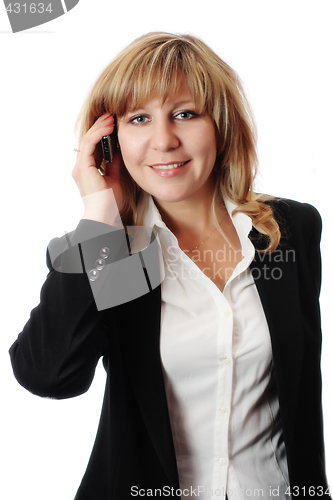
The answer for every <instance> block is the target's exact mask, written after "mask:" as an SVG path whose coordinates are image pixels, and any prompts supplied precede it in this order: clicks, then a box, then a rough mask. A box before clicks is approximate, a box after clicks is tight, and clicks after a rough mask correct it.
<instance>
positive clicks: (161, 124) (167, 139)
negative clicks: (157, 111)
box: [150, 120, 180, 152]
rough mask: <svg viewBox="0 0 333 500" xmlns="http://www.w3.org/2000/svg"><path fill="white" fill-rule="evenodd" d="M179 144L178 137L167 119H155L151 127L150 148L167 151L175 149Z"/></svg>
mask: <svg viewBox="0 0 333 500" xmlns="http://www.w3.org/2000/svg"><path fill="white" fill-rule="evenodd" d="M179 144H180V140H179V137H178V135H177V133H176V131H175V129H174V127H173V124H172V123H170V121H169V120H156V121H155V123H154V125H153V127H152V135H151V143H150V146H151V148H152V149H156V150H158V151H162V152H167V151H170V150H172V149H176V148H177V147H178V146H179Z"/></svg>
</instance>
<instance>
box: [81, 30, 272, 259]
mask: <svg viewBox="0 0 333 500" xmlns="http://www.w3.org/2000/svg"><path fill="white" fill-rule="evenodd" d="M184 81H185V82H186V83H187V86H188V89H189V91H190V93H191V95H192V97H193V98H194V100H195V102H196V105H197V106H198V107H199V108H200V110H201V111H205V112H207V113H208V114H209V115H210V116H211V118H212V119H213V120H214V123H215V127H216V140H217V158H216V163H215V166H214V170H213V171H214V175H215V180H216V183H215V192H214V198H213V203H212V211H213V215H214V218H215V222H216V223H217V220H216V216H215V211H214V206H215V202H218V203H223V197H228V198H229V199H230V200H231V201H232V202H234V203H235V204H236V205H237V209H236V210H235V212H242V213H245V214H247V215H249V216H250V217H251V219H252V221H253V225H254V226H255V227H256V229H257V230H258V231H259V232H260V233H262V234H263V235H266V237H267V243H268V244H267V246H266V248H265V250H264V251H266V252H271V251H274V250H275V249H276V247H277V246H278V244H279V241H280V237H281V233H280V229H279V225H278V223H277V222H276V220H275V218H274V214H273V211H272V208H271V207H270V206H269V205H268V204H266V203H265V201H267V200H268V199H269V197H268V196H264V195H258V194H256V193H254V191H253V185H254V179H255V176H256V173H257V163H258V162H257V153H256V128H255V125H254V121H253V117H252V113H251V110H250V107H249V104H248V102H247V100H246V97H245V95H244V91H243V88H242V84H241V82H240V79H239V77H238V75H237V73H236V72H235V71H234V70H233V69H232V68H230V66H229V65H228V64H226V63H225V62H224V61H223V60H222V59H221V58H220V57H219V56H218V55H217V54H215V53H214V52H213V51H212V50H211V49H210V48H209V47H208V46H207V45H206V44H205V43H203V42H202V41H201V40H199V39H198V38H196V37H194V36H191V35H174V34H170V33H163V32H155V33H148V34H146V35H143V36H142V37H140V38H138V39H137V40H135V41H134V42H132V43H131V44H130V45H128V46H127V47H126V48H125V49H124V50H123V51H122V52H121V53H120V54H119V55H118V56H117V57H116V58H115V59H114V60H113V61H112V62H111V63H110V64H109V65H108V66H107V68H105V70H104V71H103V73H102V74H101V75H100V77H99V78H98V80H97V81H96V83H95V84H94V86H93V88H92V90H91V92H90V94H89V96H88V98H87V100H86V102H85V104H84V106H83V108H82V111H81V113H80V116H79V119H78V122H79V123H80V125H81V127H80V134H81V135H83V134H84V133H86V132H87V130H88V129H89V128H90V127H91V126H92V125H93V123H94V122H95V121H96V119H97V118H98V117H99V116H101V115H102V114H103V113H105V112H109V113H112V114H114V115H116V116H123V115H124V114H125V113H126V112H127V110H128V109H129V107H131V109H135V108H136V107H140V106H142V105H143V104H144V103H145V102H147V101H148V100H149V99H151V97H152V96H153V95H154V96H155V95H157V96H159V97H160V99H161V102H162V103H163V102H165V100H166V99H167V98H168V97H169V96H170V95H174V94H176V92H177V89H178V88H179V87H180V85H181V84H182V83H183V82H184ZM121 183H122V187H123V192H124V204H123V208H122V210H121V217H122V220H123V222H124V224H127V225H131V224H139V223H140V221H142V218H143V216H144V211H145V208H144V210H143V212H141V214H138V206H139V204H140V202H141V201H144V200H142V199H143V198H144V199H145V200H147V196H146V195H145V193H144V192H143V190H142V189H141V188H140V187H139V186H138V185H137V184H136V183H135V182H134V180H133V179H132V178H131V176H130V175H129V173H128V171H127V169H126V168H123V169H121ZM144 206H146V204H145V205H144ZM235 212H234V213H235Z"/></svg>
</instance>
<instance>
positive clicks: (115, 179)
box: [72, 113, 123, 224]
mask: <svg viewBox="0 0 333 500" xmlns="http://www.w3.org/2000/svg"><path fill="white" fill-rule="evenodd" d="M113 129H114V118H113V116H112V115H110V114H109V113H105V114H104V115H102V116H100V117H99V118H98V119H97V120H96V122H95V123H94V124H93V126H92V127H91V128H90V129H89V130H88V132H87V133H86V134H84V136H82V138H81V140H80V143H79V146H78V149H79V152H78V153H77V160H76V163H75V167H74V169H73V172H72V176H73V178H74V180H75V182H76V184H77V185H78V188H79V190H80V193H81V196H82V199H83V202H84V206H85V212H84V216H83V218H84V219H92V220H98V221H100V222H105V223H107V224H113V223H114V221H115V219H116V218H117V215H118V210H121V207H122V204H123V194H122V189H121V185H120V180H119V170H120V165H121V155H120V151H119V150H118V151H116V152H115V154H114V158H113V162H112V163H105V165H106V172H105V175H101V173H100V172H99V170H98V168H99V166H100V164H101V162H102V159H103V156H102V148H101V147H96V146H98V145H99V143H100V141H101V139H102V137H104V136H105V135H110V134H111V133H112V132H113ZM115 203H116V205H115ZM118 222H119V221H118Z"/></svg>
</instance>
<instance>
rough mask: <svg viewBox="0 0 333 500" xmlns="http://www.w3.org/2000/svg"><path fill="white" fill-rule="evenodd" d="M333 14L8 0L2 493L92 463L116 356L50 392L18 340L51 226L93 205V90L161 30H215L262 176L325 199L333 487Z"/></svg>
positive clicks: (33, 496)
mask: <svg viewBox="0 0 333 500" xmlns="http://www.w3.org/2000/svg"><path fill="white" fill-rule="evenodd" d="M332 14H333V4H332V1H324V0H316V2H314V1H311V2H308V1H305V0H303V1H297V0H288V1H286V0H279V1H278V2H277V1H274V2H273V1H272V0H218V1H213V0H205V1H204V2H198V1H187V0H169V1H168V2H156V0H155V1H152V0H140V1H138V0H136V1H133V0H129V1H127V2H125V1H120V0H118V1H116V0H112V1H110V0H97V1H96V0H80V2H79V4H78V5H77V6H76V7H75V8H74V9H73V10H72V11H70V12H69V13H68V14H66V15H64V16H62V17H60V18H58V19H56V20H54V21H52V22H50V23H48V24H45V25H43V26H40V27H36V28H34V29H31V30H28V31H26V32H22V33H17V34H12V33H11V30H10V25H9V22H8V19H7V16H6V12H5V9H4V6H3V3H2V2H1V5H0V53H1V80H0V89H1V92H0V110H1V115H0V116H1V118H0V120H1V130H0V139H1V148H0V159H1V197H0V200H1V226H2V237H1V238H2V241H1V277H2V292H1V293H2V294H3V298H2V299H1V304H2V305H4V306H5V307H3V308H2V311H1V337H0V339H1V340H0V341H1V350H0V355H1V361H0V369H1V377H0V380H1V389H0V390H1V402H2V411H1V438H0V443H1V444H0V449H1V455H2V456H1V463H2V467H1V472H2V478H1V482H0V497H1V498H3V499H4V500H59V499H61V500H73V498H74V496H75V492H76V489H77V487H78V485H79V483H80V480H81V477H82V475H83V473H84V470H85V467H86V464H87V461H88V458H89V455H90V450H91V447H92V444H93V440H94V436H95V432H96V428H97V424H98V419H99V413H100V408H101V402H102V397H103V389H104V381H105V375H104V373H103V369H102V367H101V366H100V365H99V366H98V369H97V373H96V377H95V380H94V382H93V384H92V387H91V389H90V390H89V391H88V393H87V394H85V395H83V396H80V397H79V398H74V399H72V400H65V401H53V400H48V399H41V398H38V397H36V396H33V395H31V394H30V393H29V392H27V391H26V390H25V389H23V388H22V387H21V386H19V384H18V383H17V382H16V381H15V379H14V377H13V375H12V372H11V367H10V362H9V356H8V354H7V351H8V348H9V347H10V345H11V344H12V343H13V342H14V340H15V339H16V337H17V335H18V334H19V333H20V331H21V330H22V328H23V326H24V324H25V322H26V321H27V319H28V318H29V313H30V310H31V309H32V308H33V307H35V306H36V305H37V304H38V302H39V291H40V287H41V285H42V283H43V281H44V279H45V276H46V273H47V269H46V266H45V251H46V246H47V244H48V242H49V240H50V239H51V238H52V237H54V236H57V235H62V234H63V233H64V231H70V230H72V229H73V228H74V227H75V226H76V225H77V222H78V220H79V218H80V216H81V214H82V205H81V200H80V197H79V194H78V191H77V188H76V186H75V184H74V181H73V180H72V178H71V170H72V168H73V166H74V161H75V153H74V152H73V151H72V150H73V147H76V145H77V142H76V139H75V137H74V133H73V129H74V124H75V120H76V117H77V115H78V113H79V110H80V108H81V105H82V103H83V101H84V98H85V96H86V94H87V92H88V90H89V88H90V86H91V85H92V84H93V82H94V81H95V79H96V78H97V76H98V75H99V73H100V72H101V71H102V69H103V68H104V67H105V66H106V65H107V64H108V62H109V61H110V60H111V59H112V58H113V56H114V55H116V54H117V53H118V52H119V51H120V50H121V49H122V48H123V47H124V46H126V45H127V44H128V43H129V42H131V41H132V40H133V39H134V38H136V37H137V36H139V35H141V34H144V33H147V32H149V31H158V30H161V31H171V32H178V33H191V34H194V35H196V36H198V37H200V38H202V39H203V40H204V41H205V42H206V43H207V44H208V45H210V46H211V47H212V48H213V49H214V50H215V51H216V52H217V53H218V54H219V55H220V56H221V57H222V58H223V59H225V60H226V62H228V63H229V64H230V65H231V66H232V67H233V68H234V69H235V70H236V71H237V72H238V73H239V74H240V76H241V79H242V80H243V82H244V83H245V87H246V90H247V95H248V97H249V100H250V102H251V105H252V107H253V109H254V113H255V116H256V121H257V124H258V131H259V158H260V167H261V176H260V178H259V179H258V190H261V191H262V192H266V193H270V194H274V195H277V196H283V197H289V198H292V199H296V200H298V201H306V202H309V203H312V204H314V205H315V206H316V207H317V208H318V209H319V211H320V212H321V214H322V217H323V223H324V233H323V239H322V254H323V266H324V267H323V271H324V277H323V288H322V296H321V305H322V318H323V358H322V369H323V379H324V387H323V401H324V416H325V435H326V450H327V473H328V479H329V482H330V483H331V486H332V487H333V424H332V422H333V406H332V403H331V397H330V394H331V393H332V389H331V385H332V378H333V366H332V365H333V364H332V359H331V358H332V356H330V354H331V353H332V348H333V339H332V328H331V321H330V313H331V310H330V308H331V304H330V302H329V299H330V298H332V292H331V290H330V285H329V283H332V280H333V275H332V267H331V264H330V258H331V254H330V252H331V247H332V237H331V234H330V233H331V231H332V220H331V218H330V207H331V203H332V201H331V200H332V189H331V183H332V174H331V171H332V167H333V165H332V156H331V149H332V112H333V109H332V108H333V106H332V88H333V76H332V48H333V37H332V31H333V30H332ZM281 314H283V311H281ZM309 432H311V429H309ZM305 438H306V437H305Z"/></svg>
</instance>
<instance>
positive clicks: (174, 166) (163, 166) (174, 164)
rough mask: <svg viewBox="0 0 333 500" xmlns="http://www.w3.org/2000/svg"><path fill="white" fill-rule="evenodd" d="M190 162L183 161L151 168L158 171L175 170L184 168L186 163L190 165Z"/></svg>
mask: <svg viewBox="0 0 333 500" xmlns="http://www.w3.org/2000/svg"><path fill="white" fill-rule="evenodd" d="M189 161H190V160H187V161H183V162H180V163H169V164H164V165H161V164H159V165H149V166H150V167H151V168H154V169H156V170H173V169H174V168H178V167H182V166H183V165H185V164H186V163H188V162H189Z"/></svg>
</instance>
